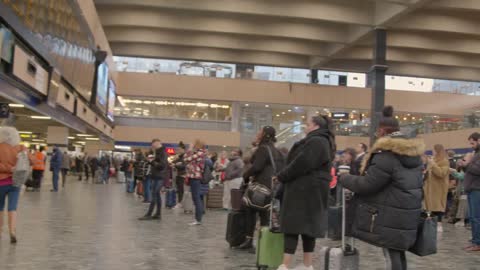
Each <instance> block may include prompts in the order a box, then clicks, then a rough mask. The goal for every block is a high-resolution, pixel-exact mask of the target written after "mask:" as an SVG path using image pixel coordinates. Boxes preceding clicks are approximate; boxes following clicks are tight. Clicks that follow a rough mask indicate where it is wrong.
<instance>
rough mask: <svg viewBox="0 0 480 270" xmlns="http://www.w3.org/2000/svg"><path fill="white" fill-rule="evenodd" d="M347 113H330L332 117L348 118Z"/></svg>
mask: <svg viewBox="0 0 480 270" xmlns="http://www.w3.org/2000/svg"><path fill="white" fill-rule="evenodd" d="M348 116H349V114H348V113H332V118H333V119H348Z"/></svg>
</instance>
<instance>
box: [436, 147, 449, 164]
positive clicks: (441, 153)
mask: <svg viewBox="0 0 480 270" xmlns="http://www.w3.org/2000/svg"><path fill="white" fill-rule="evenodd" d="M433 149H434V150H435V160H437V161H440V160H444V159H448V156H447V151H445V148H444V147H443V145H441V144H435V145H434V146H433Z"/></svg>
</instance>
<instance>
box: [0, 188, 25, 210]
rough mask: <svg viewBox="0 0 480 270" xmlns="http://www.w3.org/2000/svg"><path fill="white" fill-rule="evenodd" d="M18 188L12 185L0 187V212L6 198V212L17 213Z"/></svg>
mask: <svg viewBox="0 0 480 270" xmlns="http://www.w3.org/2000/svg"><path fill="white" fill-rule="evenodd" d="M19 196H20V188H19V187H15V186H12V185H8V186H0V211H3V210H4V209H5V199H6V198H7V197H8V212H13V211H17V205H18V197H19Z"/></svg>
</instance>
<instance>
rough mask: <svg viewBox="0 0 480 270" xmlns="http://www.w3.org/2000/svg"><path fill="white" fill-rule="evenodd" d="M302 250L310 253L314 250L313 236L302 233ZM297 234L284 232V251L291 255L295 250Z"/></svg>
mask: <svg viewBox="0 0 480 270" xmlns="http://www.w3.org/2000/svg"><path fill="white" fill-rule="evenodd" d="M302 243H303V252H304V253H312V252H313V251H314V250H315V238H314V237H310V236H307V235H303V234H302ZM297 245H298V234H285V249H284V251H285V253H286V254H290V255H293V254H295V251H296V250H297Z"/></svg>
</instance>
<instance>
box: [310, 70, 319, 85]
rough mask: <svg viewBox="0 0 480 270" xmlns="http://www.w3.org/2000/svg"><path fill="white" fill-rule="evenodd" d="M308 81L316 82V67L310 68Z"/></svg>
mask: <svg viewBox="0 0 480 270" xmlns="http://www.w3.org/2000/svg"><path fill="white" fill-rule="evenodd" d="M310 83H314V84H318V69H311V70H310Z"/></svg>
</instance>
